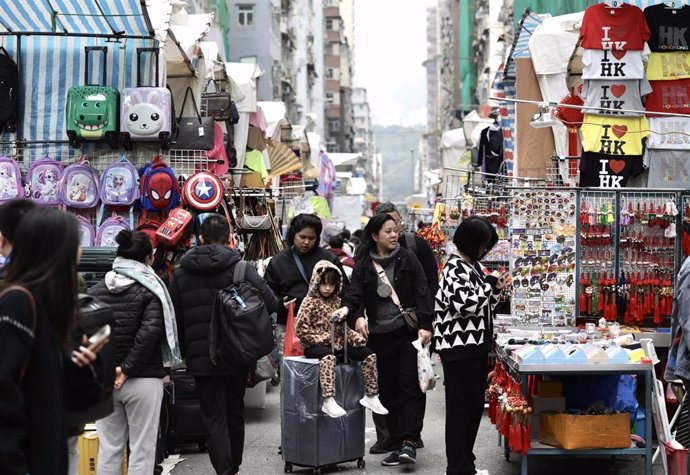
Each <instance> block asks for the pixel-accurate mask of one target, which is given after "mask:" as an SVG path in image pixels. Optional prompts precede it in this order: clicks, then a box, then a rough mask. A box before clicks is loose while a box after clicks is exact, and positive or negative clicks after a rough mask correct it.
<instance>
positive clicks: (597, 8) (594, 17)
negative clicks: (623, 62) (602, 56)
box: [580, 3, 650, 51]
mask: <svg viewBox="0 0 690 475" xmlns="http://www.w3.org/2000/svg"><path fill="white" fill-rule="evenodd" d="M649 36H650V33H649V27H648V26H647V22H646V21H645V18H644V13H643V12H642V10H640V9H639V8H637V7H636V6H634V5H630V4H627V3H624V4H623V5H622V6H621V7H619V8H611V7H607V6H606V4H604V3H598V4H596V5H592V6H591V7H589V8H587V10H586V11H585V17H584V18H583V20H582V29H581V30H580V44H581V46H582V47H583V48H588V49H605V50H618V51H628V50H641V49H644V43H645V41H647V40H648V39H649Z"/></svg>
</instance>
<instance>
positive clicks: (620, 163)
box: [609, 160, 625, 174]
mask: <svg viewBox="0 0 690 475" xmlns="http://www.w3.org/2000/svg"><path fill="white" fill-rule="evenodd" d="M609 168H610V169H611V171H612V172H613V173H616V174H618V173H620V172H622V171H623V169H624V168H625V160H609Z"/></svg>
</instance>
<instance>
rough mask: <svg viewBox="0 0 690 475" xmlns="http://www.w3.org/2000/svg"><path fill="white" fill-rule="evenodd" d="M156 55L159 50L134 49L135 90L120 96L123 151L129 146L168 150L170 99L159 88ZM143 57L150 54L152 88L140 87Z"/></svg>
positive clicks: (170, 123)
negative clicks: (153, 71) (146, 145)
mask: <svg viewBox="0 0 690 475" xmlns="http://www.w3.org/2000/svg"><path fill="white" fill-rule="evenodd" d="M158 52H159V49H158V48H137V87H128V88H125V89H123V90H122V93H121V94H120V141H121V142H122V146H123V147H124V148H125V149H126V150H131V148H132V142H160V143H161V148H163V149H164V150H167V149H168V148H169V146H170V133H171V131H172V115H173V112H172V95H171V94H170V90H168V89H167V88H165V87H159V85H158V82H159V80H160V78H159V67H158ZM143 53H153V57H154V61H155V67H156V85H155V86H142V77H141V64H140V63H141V56H142V54H143Z"/></svg>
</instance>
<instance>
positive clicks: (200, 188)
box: [182, 172, 224, 211]
mask: <svg viewBox="0 0 690 475" xmlns="http://www.w3.org/2000/svg"><path fill="white" fill-rule="evenodd" d="M223 194H224V190H223V182H222V181H220V178H218V177H217V176H216V175H214V174H213V173H209V172H197V173H195V174H194V175H192V176H190V177H189V178H187V180H185V182H184V185H183V186H182V199H183V201H184V203H185V204H186V205H187V206H189V207H190V208H192V209H195V210H197V211H211V210H213V209H216V208H217V207H218V205H220V202H221V200H222V199H223Z"/></svg>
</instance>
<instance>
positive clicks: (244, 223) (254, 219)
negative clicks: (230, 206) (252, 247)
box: [237, 188, 273, 233]
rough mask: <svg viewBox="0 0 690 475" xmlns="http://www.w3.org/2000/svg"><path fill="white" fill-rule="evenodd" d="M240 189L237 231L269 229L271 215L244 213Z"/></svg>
mask: <svg viewBox="0 0 690 475" xmlns="http://www.w3.org/2000/svg"><path fill="white" fill-rule="evenodd" d="M239 190H240V206H239V208H238V210H237V232H238V233H253V232H255V231H266V230H269V229H271V226H272V225H273V223H272V222H271V216H270V215H268V214H263V215H259V216H252V215H247V214H246V213H245V198H244V193H243V192H242V188H240V189H239Z"/></svg>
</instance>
